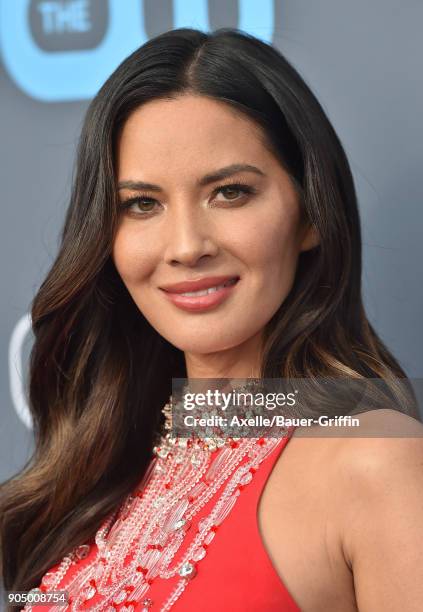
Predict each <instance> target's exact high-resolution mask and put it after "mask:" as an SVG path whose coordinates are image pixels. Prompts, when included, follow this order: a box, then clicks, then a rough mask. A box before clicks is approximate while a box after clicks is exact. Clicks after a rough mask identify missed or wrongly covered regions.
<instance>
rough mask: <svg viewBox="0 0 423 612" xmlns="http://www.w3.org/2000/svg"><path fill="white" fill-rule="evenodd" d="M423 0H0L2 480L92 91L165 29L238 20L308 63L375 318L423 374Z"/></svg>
mask: <svg viewBox="0 0 423 612" xmlns="http://www.w3.org/2000/svg"><path fill="white" fill-rule="evenodd" d="M422 23H423V3H421V2H418V1H416V0H402V2H401V3H400V2H398V1H397V0H372V2H368V1H367V0H355V2H350V1H349V0H315V1H313V2H311V1H310V0H238V1H237V0H209V1H208V2H207V0H173V1H172V0H144V1H142V0H0V88H1V113H0V123H1V140H0V148H1V164H0V175H1V182H0V185H1V200H2V201H1V219H2V221H1V226H0V232H1V239H0V249H1V258H0V262H1V284H2V300H1V320H0V334H1V354H0V376H1V388H0V393H1V428H0V480H4V479H6V478H8V477H9V476H10V475H12V474H14V473H15V472H17V471H18V470H19V469H21V467H22V466H23V464H24V463H25V462H26V461H27V459H28V458H29V456H30V455H31V452H32V448H33V441H32V429H31V419H30V416H29V411H28V406H27V402H26V399H25V381H26V376H27V363H28V356H29V352H30V349H31V343H32V337H31V329H30V319H29V308H30V303H31V300H32V297H33V295H34V293H35V292H36V290H37V288H38V286H39V284H40V282H41V281H42V279H43V277H44V275H45V273H46V271H47V269H48V268H49V266H50V264H51V262H52V259H53V258H54V255H55V253H56V250H57V246H58V235H59V231H60V229H61V225H62V222H63V218H64V213H65V210H66V207H67V202H68V197H69V191H70V182H71V173H72V165H73V160H74V154H75V147H76V144H77V138H78V134H79V130H80V128H81V123H82V119H83V115H84V113H85V111H86V109H87V106H88V103H89V100H90V98H92V96H94V95H95V93H96V92H97V90H98V89H99V87H100V86H101V84H102V83H103V82H104V80H105V79H106V78H107V76H108V75H109V74H110V73H111V72H112V71H113V70H114V68H115V67H116V66H117V65H118V64H119V63H120V62H121V60H122V59H123V58H124V57H126V56H127V55H128V54H129V53H130V52H132V51H133V50H134V49H135V48H136V47H138V46H139V45H141V44H142V43H144V42H145V41H146V40H148V39H149V38H151V37H152V36H155V35H156V34H158V33H160V32H162V31H165V30H168V29H171V28H174V27H184V26H191V27H197V28H200V29H203V30H206V31H207V30H211V29H216V28H219V27H237V28H240V29H242V30H245V31H247V32H250V33H252V34H254V35H255V36H258V37H261V38H262V39H263V40H265V41H267V42H271V43H273V44H274V45H275V46H276V47H277V48H279V49H280V50H281V51H282V52H283V53H284V54H285V55H286V56H287V58H288V59H289V60H290V61H291V62H292V63H293V64H294V66H295V67H296V68H297V69H298V70H299V72H300V73H301V74H302V75H303V77H304V78H305V80H306V81H307V82H308V83H309V85H310V86H311V88H312V89H313V91H314V92H315V93H316V95H317V97H318V98H319V100H320V102H321V103H322V105H323V107H324V108H325V110H326V112H327V114H328V115H329V118H330V119H331V121H332V122H333V124H334V126H335V129H336V130H337V132H338V134H339V136H340V138H341V140H342V142H343V144H344V146H345V149H346V152H347V154H348V157H349V160H350V163H351V166H352V170H353V174H354V178H355V181H356V187H357V192H358V196H359V202H360V210H361V218H362V226H363V240H364V273H363V283H364V293H365V302H366V307H367V311H368V314H369V317H370V319H371V321H372V323H373V324H374V325H375V326H376V329H377V330H378V332H379V333H380V335H381V337H382V338H383V340H384V341H385V342H386V344H387V345H388V346H389V347H390V348H391V349H392V350H393V352H394V354H395V355H396V356H397V357H398V359H399V361H400V362H401V364H402V366H403V367H404V368H405V370H406V372H407V374H408V375H409V376H410V377H412V378H420V377H423V331H422V324H421V315H422V310H423V308H422V307H423V285H422V282H421V264H420V262H421V261H422V260H423V242H422V240H421V232H422V221H423V187H422V181H421V168H422V167H423V138H422V130H421V127H420V124H421V109H422V108H423V82H422V78H421V57H422V51H423V39H422V37H421V25H422Z"/></svg>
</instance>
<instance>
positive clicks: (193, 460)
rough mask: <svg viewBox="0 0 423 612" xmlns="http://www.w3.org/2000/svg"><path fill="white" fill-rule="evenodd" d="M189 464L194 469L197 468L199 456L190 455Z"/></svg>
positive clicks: (199, 463) (199, 460) (199, 461)
mask: <svg viewBox="0 0 423 612" xmlns="http://www.w3.org/2000/svg"><path fill="white" fill-rule="evenodd" d="M191 463H192V465H194V466H195V467H199V466H200V465H201V459H200V457H199V455H192V457H191Z"/></svg>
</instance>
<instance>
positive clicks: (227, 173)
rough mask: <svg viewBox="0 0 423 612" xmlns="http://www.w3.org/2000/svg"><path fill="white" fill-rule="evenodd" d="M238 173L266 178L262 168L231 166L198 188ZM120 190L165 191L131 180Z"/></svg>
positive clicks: (119, 187) (209, 175) (213, 174)
mask: <svg viewBox="0 0 423 612" xmlns="http://www.w3.org/2000/svg"><path fill="white" fill-rule="evenodd" d="M238 172H254V173H255V174H259V175H260V176H266V175H265V173H264V172H263V171H262V170H260V168H257V167H256V166H252V165H251V164H231V165H230V166H225V167H224V168H220V169H219V170H216V171H214V172H211V173H210V174H206V175H205V176H203V177H202V178H201V179H199V180H198V181H197V186H198V187H204V186H205V185H209V184H210V183H215V182H216V181H221V180H222V179H225V178H228V176H232V175H233V174H237V173H238ZM118 189H134V190H137V189H145V190H147V191H163V190H162V188H161V187H160V186H159V185H154V184H153V183H145V182H143V181H131V180H128V181H120V182H119V184H118Z"/></svg>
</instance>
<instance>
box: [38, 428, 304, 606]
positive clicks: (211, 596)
mask: <svg viewBox="0 0 423 612" xmlns="http://www.w3.org/2000/svg"><path fill="white" fill-rule="evenodd" d="M290 434H291V435H292V430H291V432H290ZM291 435H289V436H288V437H285V438H282V439H281V440H280V442H279V444H278V445H277V446H276V447H275V448H274V449H273V451H272V452H271V453H270V455H268V456H267V457H266V458H265V459H264V461H263V462H262V463H261V464H260V466H259V468H258V470H257V472H255V474H254V476H253V479H252V481H251V482H250V483H249V484H248V485H247V486H246V487H245V488H244V489H243V490H242V491H241V494H240V496H239V498H238V500H237V502H236V504H235V505H234V507H233V508H232V510H231V512H230V513H229V515H228V516H227V517H226V518H225V520H224V521H223V523H222V524H221V525H220V526H219V527H218V529H217V532H216V535H215V537H214V539H213V541H212V542H211V543H210V544H209V546H208V548H207V554H206V556H205V557H204V558H203V559H202V560H201V561H199V562H198V563H197V565H196V567H197V574H196V576H194V577H193V578H191V580H190V581H189V583H188V585H187V586H186V588H185V591H184V592H183V593H182V595H181V596H180V597H179V599H178V600H177V601H176V603H175V604H174V606H173V607H172V612H173V611H175V612H183V611H191V610H192V611H197V610H201V611H202V612H216V610H222V611H224V612H226V611H228V612H264V611H265V612H299V611H300V608H299V607H298V606H297V604H296V603H295V601H294V600H293V598H292V597H291V595H290V593H289V592H288V590H287V588H286V587H285V585H284V584H283V582H282V581H281V579H280V578H279V575H278V574H277V572H276V569H275V568H274V566H273V564H272V561H271V560H270V558H269V555H268V553H267V551H266V549H265V548H264V544H263V542H262V539H261V536H260V533H259V529H258V523H257V505H258V501H259V499H260V495H261V492H262V490H263V488H264V485H265V483H266V481H267V479H268V477H269V475H270V472H271V470H272V468H273V466H274V464H275V462H276V460H277V458H278V457H279V455H280V454H281V452H282V450H283V449H284V448H285V447H286V445H287V443H288V441H289V440H290V437H291ZM219 493H220V491H218V492H217V495H215V496H214V497H213V498H212V499H211V500H210V501H209V502H208V503H207V504H206V505H205V506H204V507H203V508H202V510H201V511H200V512H199V513H198V514H197V516H196V517H195V520H194V521H193V527H196V525H197V523H198V521H199V520H200V519H201V518H202V517H204V516H206V515H207V514H208V513H209V511H210V509H211V508H213V506H214V504H215V502H216V498H217V496H218V495H219ZM281 529H283V525H281ZM190 531H192V532H193V533H195V529H192V530H191V529H190V530H189V531H188V533H187V538H186V541H185V542H184V543H183V545H182V546H181V548H180V550H179V551H178V554H177V556H176V557H175V559H174V561H173V562H172V567H173V566H174V565H175V562H177V561H178V560H179V558H180V555H181V554H183V552H184V551H185V549H186V548H187V547H188V546H189V544H190V541H191V537H188V534H189V533H190ZM90 543H91V542H90ZM95 553H96V546H95V544H93V545H92V547H91V551H90V554H89V555H88V556H87V557H86V558H85V559H84V560H82V561H79V562H78V564H76V565H75V566H73V567H72V568H71V570H70V571H69V574H68V575H67V576H66V582H67V581H68V580H69V577H70V575H71V572H72V574H73V572H75V571H78V570H79V569H80V568H81V567H82V566H83V564H85V563H87V562H89V561H90V560H91V559H92V558H93V556H94V555H95ZM56 567H57V566H55V567H54V568H52V569H53V570H54V569H56ZM179 580H180V576H178V575H177V576H175V577H173V578H171V579H168V580H164V579H161V578H156V579H155V580H154V582H153V584H152V585H151V587H150V589H149V591H148V592H147V593H146V595H145V596H144V597H143V599H145V598H146V597H148V598H150V599H151V600H152V601H153V605H152V606H151V608H149V612H159V611H160V610H161V607H162V605H163V604H164V602H165V601H166V600H167V598H168V597H169V595H170V594H171V592H172V591H173V589H174V587H175V586H176V584H177V583H178V581H179ZM57 588H58V589H61V588H63V587H62V585H59V586H58V587H57ZM97 601H98V599H97V596H95V597H93V598H92V599H90V600H89V601H87V603H86V606H85V607H84V608H83V609H85V610H89V609H90V606H93V605H95V604H96V603H97ZM122 606H123V604H122ZM106 607H107V606H106ZM116 607H117V609H120V606H116ZM32 609H33V611H34V612H46V611H47V610H48V609H49V608H48V607H47V606H42V607H41V606H33V608H32ZM62 609H63V610H65V608H62ZM123 609H124V608H123ZM142 609H143V606H142V604H141V602H139V603H138V604H137V605H136V607H135V610H136V611H137V612H140V611H141V610H142Z"/></svg>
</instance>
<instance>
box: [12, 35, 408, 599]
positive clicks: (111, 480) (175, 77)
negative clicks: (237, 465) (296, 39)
mask: <svg viewBox="0 0 423 612" xmlns="http://www.w3.org/2000/svg"><path fill="white" fill-rule="evenodd" d="M185 93H193V94H196V95H204V96H209V97H211V98H214V99H216V100H220V101H223V102H225V103H226V104H229V105H230V106H232V107H233V108H235V109H237V110H238V111H239V112H240V113H244V114H245V115H247V116H248V117H249V118H251V119H253V120H254V121H255V122H256V123H257V124H258V125H259V126H260V127H261V128H262V133H263V134H264V136H265V144H266V146H267V147H268V148H269V150H271V151H272V153H273V154H274V155H275V156H277V158H278V159H279V160H280V163H281V164H282V165H283V167H284V168H285V169H286V171H287V172H288V174H289V175H290V177H291V179H292V181H293V182H294V184H295V186H296V187H297V189H298V192H299V193H300V195H301V198H300V200H301V209H302V213H303V214H304V215H305V216H306V217H307V219H308V221H309V222H310V223H311V224H313V225H314V226H315V228H316V229H317V231H318V234H319V236H320V244H319V245H318V246H317V247H315V248H313V249H312V250H310V251H307V252H303V253H301V254H300V256H299V262H298V267H297V273H296V277H295V280H294V284H293V286H292V289H291V291H290V293H289V295H288V296H287V298H286V299H285V300H284V302H283V303H282V304H281V306H280V308H279V310H278V311H277V312H276V313H275V314H274V316H273V317H272V319H271V320H270V321H269V322H268V325H267V326H266V329H265V345H264V352H263V358H262V364H261V376H262V377H263V378H277V377H286V378H289V377H305V378H313V377H318V376H335V377H337V376H347V377H353V378H360V377H364V378H366V377H367V378H381V379H384V380H386V381H387V382H389V384H392V385H394V384H395V382H394V381H395V378H396V377H399V378H405V377H406V376H405V373H404V372H403V370H402V369H401V367H400V365H399V364H398V363H397V361H396V360H395V358H394V357H393V356H392V354H391V353H390V352H389V350H388V349H387V347H386V346H385V345H384V344H383V342H382V341H381V340H380V338H379V337H378V335H377V334H376V332H375V331H374V329H373V328H372V326H371V325H370V323H369V321H368V320H367V318H366V314H365V311H364V308H363V303H362V296H361V257H362V255H361V234H360V220H359V213H358V206H357V199H356V193H355V188H354V183H353V178H352V175H351V171H350V167H349V164H348V161H347V158H346V155H345V152H344V150H343V147H342V145H341V143H340V141H339V139H338V137H337V135H336V133H335V131H334V129H333V127H332V126H331V123H330V122H329V120H328V118H327V117H326V115H325V112H324V111H323V109H322V107H321V105H320V104H319V102H318V101H317V100H316V98H315V96H314V95H313V93H312V92H311V91H310V89H309V87H308V86H307V85H306V84H305V82H304V80H303V79H302V78H301V77H300V76H299V74H298V73H297V71H296V70H295V69H294V68H293V66H292V65H291V64H290V63H289V62H288V61H287V60H286V59H285V58H284V57H283V55H282V54H281V53H280V52H279V51H278V50H277V49H275V48H274V47H273V46H271V45H269V44H267V43H265V42H263V41H261V40H259V39H257V38H255V37H254V36H252V35H249V34H247V33H245V32H242V31H240V30H237V29H232V28H221V29H219V30H216V31H214V32H211V33H204V32H202V31H199V30H195V29H189V28H179V29H174V30H171V31H168V32H165V33H163V34H160V35H159V36H156V37H155V38H153V39H151V40H149V41H148V42H147V43H146V44H144V45H142V46H141V47H140V48H139V49H137V50H136V51H135V52H134V53H132V54H131V55H130V56H129V57H128V58H127V59H125V60H124V61H123V62H122V63H121V64H120V65H119V67H118V68H117V69H116V70H115V72H113V74H112V75H111V76H110V77H109V79H108V80H107V81H106V82H105V84H104V85H103V86H102V88H101V89H100V91H99V92H98V94H97V95H96V96H95V98H94V99H93V100H92V102H91V104H90V106H89V108H88V111H87V113H86V117H85V121H84V124H83V128H82V132H81V136H80V141H79V145H78V151H77V157H76V165H75V170H74V177H73V186H72V192H71V197H70V204H69V208H68V210H67V214H66V218H65V223H64V227H63V230H62V234H61V243H60V248H59V251H58V254H57V257H56V259H55V261H54V263H53V265H52V267H51V269H50V271H49V272H48V274H47V277H46V278H45V280H44V282H43V283H42V284H41V287H40V288H39V290H38V292H37V294H36V296H35V298H34V300H33V303H32V325H33V332H34V336H35V342H34V345H33V349H32V352H31V359H30V376H29V405H30V410H31V414H32V418H33V423H34V436H35V450H34V453H33V455H32V457H31V458H30V459H29V461H28V462H27V464H26V465H25V466H24V468H23V469H22V471H21V472H20V473H19V474H18V475H16V476H14V477H12V478H10V479H9V480H8V481H6V482H5V483H3V485H2V487H1V495H2V498H1V506H0V509H1V522H0V537H1V548H2V572H3V580H4V585H5V588H6V589H8V590H12V589H13V590H28V589H30V588H33V587H35V586H37V585H38V584H39V582H40V580H41V577H42V576H43V574H44V573H45V572H46V571H47V570H48V569H49V568H51V567H52V566H53V565H55V564H56V563H58V562H59V561H60V560H61V558H62V557H63V556H64V555H65V554H67V553H68V552H69V551H70V550H71V549H72V548H73V547H74V546H76V545H79V544H81V543H83V542H86V541H89V540H90V539H91V538H92V537H93V536H94V534H95V532H96V530H97V529H98V527H99V525H100V523H101V522H102V521H103V520H104V518H105V517H106V516H107V515H108V514H109V513H110V512H112V511H114V510H115V509H116V508H117V507H118V505H119V504H120V503H121V502H122V500H123V499H124V497H125V496H126V495H127V494H128V493H129V492H130V491H131V490H132V489H133V487H134V486H135V485H136V484H137V483H138V482H139V481H140V479H141V477H142V476H143V474H144V473H145V471H146V468H147V465H148V462H149V459H150V457H151V451H152V446H153V444H154V441H155V439H156V435H157V432H158V431H159V430H160V428H161V426H162V418H163V417H162V415H161V408H162V407H163V405H164V404H165V403H166V402H167V400H168V398H169V395H170V394H171V392H172V377H186V368H185V360H184V355H183V352H182V351H180V350H179V349H177V348H175V347H174V346H172V345H171V344H170V343H169V342H167V341H166V340H165V339H164V338H163V337H161V336H160V335H159V333H158V332H157V331H156V330H155V329H154V328H152V326H151V325H150V324H149V323H148V322H147V320H146V319H145V318H144V317H143V315H142V314H141V313H140V311H139V310H138V308H137V307H136V305H135V303H134V302H133V300H132V298H131V297H130V295H129V293H128V291H127V289H126V287H125V286H124V284H123V282H122V280H121V278H120V276H119V275H118V273H117V271H116V268H115V266H114V264H113V262H112V259H111V249H112V244H113V239H114V235H115V230H116V226H117V220H118V212H117V206H116V203H117V193H116V181H115V150H116V139H117V137H118V134H119V132H120V130H121V128H122V126H123V124H124V122H125V121H126V119H127V118H128V116H129V115H130V114H131V112H132V111H134V110H135V109H136V108H138V107H140V106H141V105H142V104H144V103H146V102H148V101H150V100H154V99H159V98H163V99H165V98H167V99H172V98H175V97H176V96H179V95H183V94H185Z"/></svg>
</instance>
